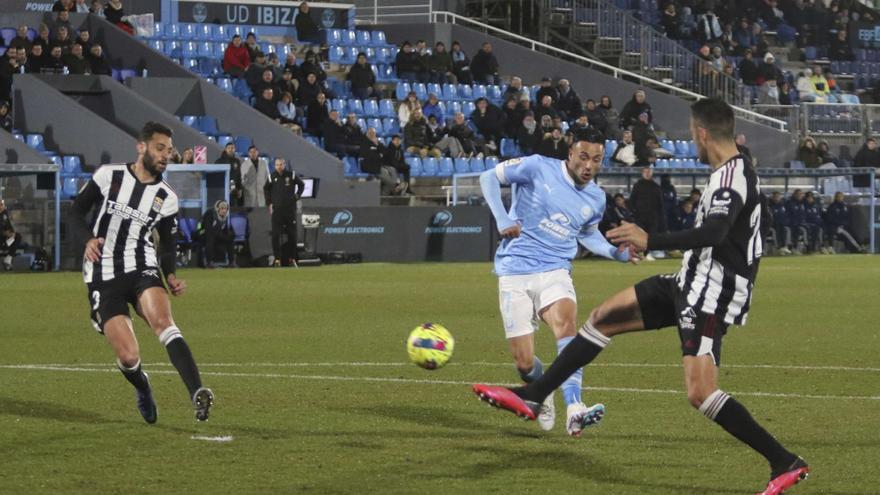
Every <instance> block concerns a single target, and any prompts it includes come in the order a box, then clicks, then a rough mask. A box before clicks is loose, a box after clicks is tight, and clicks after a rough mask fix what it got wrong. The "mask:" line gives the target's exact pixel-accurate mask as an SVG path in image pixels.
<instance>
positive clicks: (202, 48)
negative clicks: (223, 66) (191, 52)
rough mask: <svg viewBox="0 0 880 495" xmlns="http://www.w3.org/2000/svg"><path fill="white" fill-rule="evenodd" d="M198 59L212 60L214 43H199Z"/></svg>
mask: <svg viewBox="0 0 880 495" xmlns="http://www.w3.org/2000/svg"><path fill="white" fill-rule="evenodd" d="M199 57H203V58H214V57H215V54H214V43H211V42H210V41H203V42H201V43H199Z"/></svg>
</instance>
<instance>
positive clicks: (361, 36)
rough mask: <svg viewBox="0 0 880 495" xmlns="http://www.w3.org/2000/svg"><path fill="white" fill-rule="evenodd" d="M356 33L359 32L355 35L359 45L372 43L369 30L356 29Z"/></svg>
mask: <svg viewBox="0 0 880 495" xmlns="http://www.w3.org/2000/svg"><path fill="white" fill-rule="evenodd" d="M356 33H357V34H356V35H355V36H356V37H355V40H356V41H357V44H358V45H360V46H367V45H369V44H370V43H371V40H370V32H369V31H363V30H358V31H356Z"/></svg>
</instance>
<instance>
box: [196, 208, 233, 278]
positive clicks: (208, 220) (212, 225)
mask: <svg viewBox="0 0 880 495" xmlns="http://www.w3.org/2000/svg"><path fill="white" fill-rule="evenodd" d="M198 234H199V238H200V239H201V240H202V242H204V244H205V267H206V268H214V267H216V266H217V265H216V262H217V257H218V256H219V255H220V254H221V253H222V254H226V261H227V263H228V264H229V265H228V266H229V267H230V268H234V267H236V264H235V232H234V231H233V230H232V226H231V225H230V224H229V203H227V202H226V201H223V200H222V199H221V200H219V201H217V202H215V203H214V208H213V209H210V210H208V211H206V212H205V214H204V215H203V216H202V221H201V222H199V229H198Z"/></svg>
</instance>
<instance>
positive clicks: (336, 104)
mask: <svg viewBox="0 0 880 495" xmlns="http://www.w3.org/2000/svg"><path fill="white" fill-rule="evenodd" d="M347 108H348V105H347V103H346V100H345V99H343V98H334V99H332V100H330V109H331V110H336V111H337V112H339V113H340V114H341V115H344V114H345V113H346V109H347Z"/></svg>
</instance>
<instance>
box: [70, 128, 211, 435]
mask: <svg viewBox="0 0 880 495" xmlns="http://www.w3.org/2000/svg"><path fill="white" fill-rule="evenodd" d="M171 135H172V133H171V130H170V129H169V128H167V127H166V126H164V125H162V124H157V123H155V122H148V123H147V124H146V125H145V126H144V128H143V130H142V131H141V134H140V136H139V138H138V143H137V152H138V158H137V161H135V162H134V163H127V164H121V165H104V166H102V167H101V168H99V169H98V170H97V171H96V172H95V174H94V175H93V176H92V179H91V180H89V182H88V184H86V185H85V187H83V189H82V190H81V191H80V192H79V194H78V195H77V197H76V199H75V200H74V203H73V209H72V212H71V216H70V222H69V223H70V225H71V227H72V228H73V230H74V231H76V232H77V233H78V234H79V236H80V237H78V238H80V239H89V240H88V242H87V243H86V248H85V255H84V259H83V278H84V280H85V282H86V285H87V286H88V296H89V303H90V306H91V319H92V325H93V326H94V327H95V330H97V331H98V332H99V333H102V334H104V336H105V337H106V338H107V341H108V342H109V343H110V346H111V347H112V348H113V351H114V352H115V353H116V363H117V365H118V366H119V370H120V371H122V374H123V375H124V376H125V378H126V379H127V380H128V381H129V382H131V384H132V385H134V387H135V390H136V394H137V407H138V410H139V411H140V413H141V416H143V418H144V420H145V421H146V422H147V423H150V424H152V423H155V422H156V420H157V408H156V402H155V400H154V399H153V393H152V389H151V387H150V380H149V377H148V376H147V374H146V373H145V372H144V371H143V370H142V369H141V359H140V352H139V348H138V341H137V339H136V338H135V335H134V328H133V326H132V321H131V315H130V313H129V309H128V306H129V305H131V306H133V307H134V308H135V311H136V312H137V314H138V315H139V316H140V317H141V318H143V319H144V321H145V322H146V323H147V324H148V325H149V326H150V328H151V329H152V330H153V333H155V334H156V336H157V337H158V338H159V342H161V343H162V345H164V346H165V349H166V350H167V351H168V356H169V358H170V359H171V363H172V364H173V365H174V367H175V368H176V369H177V371H178V373H179V374H180V377H181V378H182V379H183V382H184V384H185V385H186V387H187V389H188V391H189V396H190V398H191V400H192V403H193V407H194V408H195V416H196V419H197V420H199V421H205V420H207V419H208V412H209V410H210V408H211V406H212V405H213V402H214V394H213V392H212V391H211V389H209V388H206V387H203V386H202V382H201V378H200V376H199V369H198V367H197V366H196V363H195V360H194V359H193V356H192V352H191V351H190V349H189V346H188V345H187V343H186V341H184V340H183V336H182V334H181V333H180V329H179V328H177V325H176V324H175V323H174V320H173V318H172V316H171V302H170V300H169V298H168V292H167V291H166V289H165V285H164V284H163V282H162V275H164V277H165V281H166V282H167V283H168V289H169V290H170V291H171V293H172V294H174V295H175V296H179V295H181V294H183V293H184V291H185V290H186V283H185V282H184V281H183V280H181V279H178V278H177V277H176V275H175V273H174V272H175V258H176V256H175V254H176V253H175V250H176V235H177V212H178V201H177V194H176V193H175V192H174V190H173V189H171V187H170V186H169V185H168V184H167V183H166V182H165V181H163V180H162V173H163V172H164V171H165V167H166V165H167V163H168V160H169V158H170V156H171V150H172V143H171ZM93 208H97V210H96V213H95V215H94V219H93V221H92V223H91V226H90V225H89V224H87V223H86V220H85V218H86V216H87V215H88V214H89V212H90V211H91V210H92V209H93ZM154 230H156V231H157V232H158V235H159V248H160V250H161V251H160V253H159V255H158V256H157V253H156V248H155V246H154V244H153V231H154ZM160 270H161V272H160Z"/></svg>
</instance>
